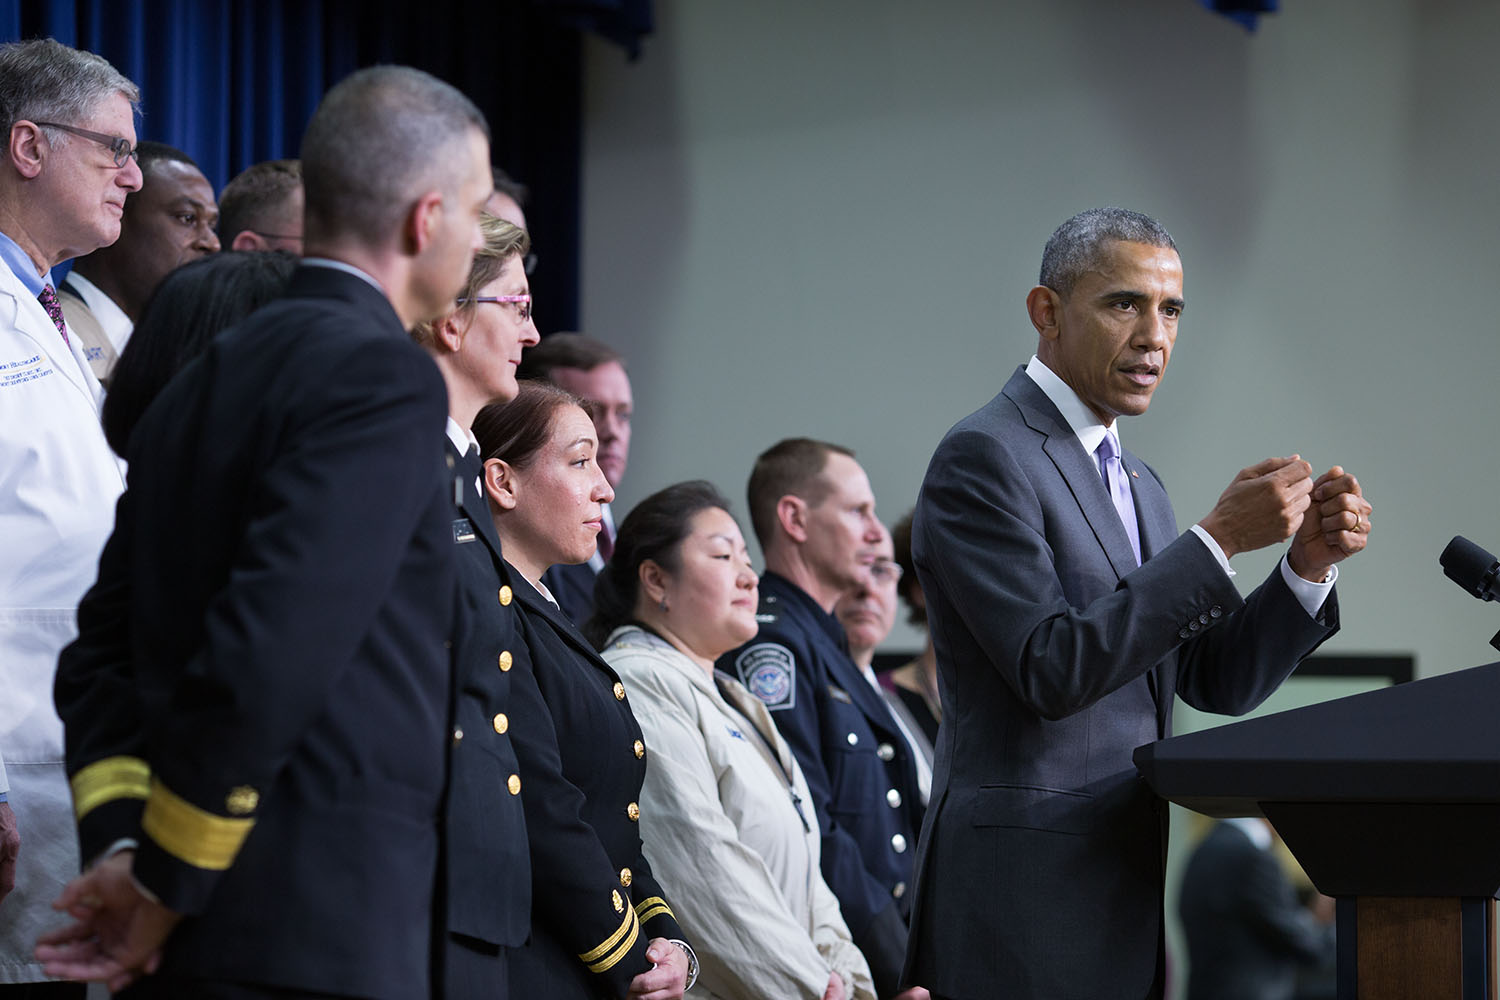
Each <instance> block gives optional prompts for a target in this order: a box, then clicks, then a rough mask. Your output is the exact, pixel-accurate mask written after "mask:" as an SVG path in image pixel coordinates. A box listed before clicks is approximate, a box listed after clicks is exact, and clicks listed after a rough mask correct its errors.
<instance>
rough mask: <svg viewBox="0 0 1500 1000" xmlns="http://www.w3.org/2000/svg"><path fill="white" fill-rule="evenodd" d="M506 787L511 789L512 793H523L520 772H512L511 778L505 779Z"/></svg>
mask: <svg viewBox="0 0 1500 1000" xmlns="http://www.w3.org/2000/svg"><path fill="white" fill-rule="evenodd" d="M505 787H506V788H509V789H510V794H512V795H520V794H521V776H520V775H519V774H512V775H511V776H510V777H509V778H506V779H505Z"/></svg>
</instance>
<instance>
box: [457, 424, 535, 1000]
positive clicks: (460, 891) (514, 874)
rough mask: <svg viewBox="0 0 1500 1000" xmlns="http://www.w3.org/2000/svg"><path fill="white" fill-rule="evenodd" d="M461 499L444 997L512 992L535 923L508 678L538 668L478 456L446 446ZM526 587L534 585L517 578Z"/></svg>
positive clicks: (491, 997) (495, 999)
mask: <svg viewBox="0 0 1500 1000" xmlns="http://www.w3.org/2000/svg"><path fill="white" fill-rule="evenodd" d="M448 460H449V462H450V463H451V468H452V473H451V476H452V482H453V498H454V502H455V507H454V508H453V514H452V518H453V521H452V525H451V538H452V544H453V547H454V553H455V555H456V556H457V563H458V575H459V581H460V589H461V591H462V593H461V595H460V599H459V602H458V609H459V616H458V625H457V627H456V629H455V634H454V639H453V647H454V668H455V671H456V676H455V681H456V683H455V685H454V705H453V738H452V742H451V750H450V752H449V777H448V796H447V802H446V805H445V808H444V819H445V827H444V830H445V833H444V837H443V850H444V855H443V868H444V879H443V885H444V892H445V899H446V907H445V913H446V930H447V935H446V937H445V938H444V940H443V943H442V950H443V960H442V962H441V969H442V973H441V974H442V979H441V983H442V988H441V990H440V994H441V995H442V996H443V997H444V998H445V1000H464V998H470V997H472V998H475V1000H480V998H483V1000H500V998H503V997H504V996H505V983H506V975H507V973H506V970H505V964H504V957H505V952H504V950H503V949H505V948H517V947H520V946H521V945H522V944H524V943H525V942H526V936H527V934H528V933H529V931H530V928H531V860H530V853H529V850H528V848H527V843H526V816H525V813H524V812H523V810H522V807H521V797H520V791H521V777H520V771H521V767H520V764H519V763H518V762H517V760H516V752H515V748H514V747H513V746H512V745H511V738H510V727H511V726H512V725H513V724H515V723H516V721H517V720H516V719H515V718H514V715H515V713H514V709H513V708H512V706H511V694H510V688H511V677H512V676H513V671H514V670H515V667H516V663H517V661H518V660H521V661H523V662H524V663H525V667H524V669H526V670H527V671H529V670H530V661H529V660H527V659H526V657H527V656H528V653H527V649H526V638H525V635H524V634H523V630H522V626H521V606H520V603H519V602H518V601H517V600H516V597H515V590H514V589H513V588H512V584H511V579H510V575H509V571H508V570H507V568H506V566H505V562H504V560H503V559H502V558H501V556H500V539H499V536H497V535H496V534H495V525H494V522H493V520H491V517H490V510H489V506H488V504H487V503H486V501H485V499H484V497H483V495H481V494H480V493H479V490H478V487H477V486H476V485H475V480H476V477H478V475H479V474H480V471H481V467H480V465H479V459H478V457H477V456H476V457H474V458H465V457H464V456H463V455H461V454H459V453H458V451H457V450H456V449H454V447H453V444H452V442H451V441H450V442H449V444H448ZM518 585H519V586H521V587H528V588H529V587H530V584H528V583H526V582H524V581H519V582H518Z"/></svg>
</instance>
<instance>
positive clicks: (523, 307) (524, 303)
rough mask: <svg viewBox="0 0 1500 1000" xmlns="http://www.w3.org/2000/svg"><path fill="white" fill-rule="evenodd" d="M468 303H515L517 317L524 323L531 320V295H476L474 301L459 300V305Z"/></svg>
mask: <svg viewBox="0 0 1500 1000" xmlns="http://www.w3.org/2000/svg"><path fill="white" fill-rule="evenodd" d="M468 302H514V303H515V305H516V317H517V318H518V319H519V320H520V321H521V322H522V323H526V322H529V321H530V320H531V296H530V295H476V296H474V297H473V298H472V299H459V300H458V304H459V305H464V304H465V303H468Z"/></svg>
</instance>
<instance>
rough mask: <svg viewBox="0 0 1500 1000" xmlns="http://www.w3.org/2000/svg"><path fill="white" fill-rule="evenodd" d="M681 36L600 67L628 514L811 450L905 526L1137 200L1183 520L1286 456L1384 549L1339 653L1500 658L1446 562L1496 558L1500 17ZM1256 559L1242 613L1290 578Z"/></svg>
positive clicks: (714, 8) (1097, 12) (826, 9)
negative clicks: (1154, 275) (1167, 341)
mask: <svg viewBox="0 0 1500 1000" xmlns="http://www.w3.org/2000/svg"><path fill="white" fill-rule="evenodd" d="M657 17H658V28H657V33H656V35H655V36H654V37H653V38H651V39H649V40H648V42H647V44H646V48H645V53H644V55H643V57H642V59H641V60H640V62H638V63H635V64H630V63H627V62H626V61H625V59H624V58H623V57H622V56H621V55H620V53H619V52H618V50H616V49H614V48H613V47H610V46H607V45H604V44H602V43H601V44H593V45H591V47H590V51H589V53H588V62H587V66H588V90H587V114H586V121H585V135H584V148H585V172H584V199H585V202H584V218H585V225H584V301H583V316H584V324H585V328H586V329H587V330H588V331H589V332H591V333H593V334H595V335H597V336H601V337H603V338H605V339H607V340H610V341H612V342H614V343H616V344H618V345H619V346H621V347H622V348H623V349H624V350H625V351H626V353H627V354H628V356H629V358H630V364H631V373H632V377H633V379H634V382H635V389H636V396H637V418H636V443H635V447H634V451H633V454H632V460H631V465H630V470H629V473H628V476H627V478H626V481H625V483H624V489H623V490H622V492H621V509H622V510H623V509H626V508H628V507H629V505H630V504H632V503H633V502H634V501H635V500H638V499H640V498H641V497H643V496H644V495H645V494H646V493H648V492H650V491H651V490H652V489H655V488H657V487H659V486H662V485H665V484H666V483H669V482H673V481H676V480H679V479H683V478H688V477H693V476H705V477H707V478H710V479H712V480H714V481H716V482H717V483H719V485H720V486H721V487H722V488H724V489H725V490H726V492H728V493H729V495H730V496H731V497H733V498H736V499H737V500H739V499H740V498H742V497H743V492H744V481H745V477H746V475H747V474H748V471H749V467H750V464H751V462H752V461H753V459H754V457H755V455H756V454H758V453H759V452H760V451H761V450H762V449H764V448H765V447H766V446H768V445H769V444H771V443H772V442H774V441H776V440H777V439H779V438H781V437H783V436H787V435H793V434H808V435H812V436H816V437H823V438H827V439H830V440H834V441H838V442H842V443H845V444H849V445H852V446H853V447H855V448H856V449H857V450H858V452H859V455H860V459H861V461H862V462H863V463H864V465H865V467H866V469H867V470H868V471H869V473H870V476H871V480H872V482H873V483H874V487H875V490H876V495H877V497H878V498H879V500H880V504H881V508H880V509H881V512H882V514H883V515H884V517H885V519H886V520H887V521H892V520H894V519H895V518H896V517H897V516H899V515H900V514H901V513H902V512H903V511H904V510H906V509H907V508H908V507H910V506H911V504H912V503H913V502H914V500H915V497H916V492H917V489H918V486H919V484H920V482H921V477H922V473H923V470H924V469H925V466H926V463H927V459H928V457H929V455H930V454H931V451H932V448H933V446H934V445H935V444H936V442H937V440H938V439H939V438H940V437H941V436H942V434H943V432H944V430H946V428H947V427H948V426H949V425H950V424H951V423H953V422H954V421H955V420H957V419H958V418H959V417H961V416H963V415H964V414H965V413H967V412H969V411H971V410H973V409H975V408H977V407H978V406H980V405H981V404H983V403H984V402H985V401H986V400H988V399H989V398H990V397H991V396H992V395H993V394H994V393H995V392H996V391H998V389H999V387H1000V385H1001V384H1002V383H1003V382H1004V381H1005V379H1006V378H1007V377H1008V375H1009V373H1010V372H1011V370H1012V369H1013V368H1014V367H1015V366H1016V365H1017V364H1020V363H1023V362H1024V361H1025V359H1026V358H1027V356H1029V354H1030V352H1031V351H1032V349H1033V347H1034V344H1035V335H1034V333H1033V332H1032V330H1031V328H1030V327H1029V325H1028V323H1027V320H1026V317H1025V313H1024V311H1023V304H1022V300H1023V298H1024V296H1025V293H1026V290H1027V288H1028V287H1029V286H1030V285H1031V283H1032V282H1033V281H1034V280H1035V275H1036V268H1037V263H1038V260H1039V258H1040V254H1041V247H1042V244H1043V243H1044V242H1045V241H1046V238H1047V236H1048V235H1049V234H1050V233H1051V231H1052V229H1053V228H1054V227H1055V226H1056V225H1057V224H1058V223H1059V222H1061V221H1062V220H1063V219H1064V218H1066V217H1067V216H1068V215H1070V214H1072V213H1073V212H1074V211H1077V210H1079V209H1082V208H1085V207H1089V206H1092V205H1098V204H1122V205H1126V206H1129V207H1133V208H1138V209H1141V210H1143V211H1146V212H1148V213H1150V214H1153V215H1155V216H1156V217H1158V218H1159V219H1160V220H1161V221H1162V222H1163V223H1164V224H1165V225H1166V226H1167V227H1168V229H1170V230H1171V231H1172V233H1173V234H1174V236H1175V238H1176V239H1177V241H1178V244H1179V246H1180V248H1181V250H1182V254H1183V259H1184V264H1185V268H1186V275H1187V277H1186V291H1187V298H1188V303H1189V306H1188V310H1187V313H1186V315H1185V317H1184V320H1183V325H1182V332H1181V334H1180V336H1179V338H1178V344H1177V349H1176V352H1175V353H1174V355H1173V360H1172V366H1171V369H1170V372H1169V375H1168V378H1167V379H1166V381H1165V383H1164V385H1163V387H1162V389H1161V390H1160V391H1159V392H1158V393H1157V397H1156V401H1155V403H1154V404H1153V406H1152V409H1151V412H1150V413H1149V414H1147V415H1146V416H1144V417H1142V418H1138V419H1134V420H1131V421H1128V422H1126V423H1124V424H1123V425H1122V430H1123V434H1124V436H1125V439H1126V442H1127V444H1128V445H1129V446H1130V447H1131V448H1132V450H1134V451H1135V452H1137V453H1138V454H1140V455H1141V456H1143V457H1145V458H1146V459H1147V460H1148V461H1150V462H1151V463H1152V464H1153V465H1154V466H1155V467H1156V469H1157V470H1158V471H1159V472H1160V473H1161V475H1162V476H1163V478H1165V480H1166V481H1167V483H1168V485H1169V487H1170V488H1171V489H1172V494H1173V498H1174V502H1175V503H1176V506H1177V511H1178V520H1179V522H1180V524H1181V525H1182V526H1183V527H1186V525H1187V524H1189V523H1191V522H1192V521H1194V520H1196V519H1197V518H1198V517H1201V516H1202V514H1203V513H1204V512H1206V511H1207V509H1208V508H1209V507H1210V506H1212V504H1213V502H1214V500H1215V499H1216V498H1217V496H1218V494H1219V492H1220V491H1221V490H1222V488H1223V487H1224V485H1225V484H1226V483H1227V482H1228V480H1229V479H1230V478H1231V477H1232V476H1233V474H1234V473H1235V472H1236V471H1237V470H1238V469H1240V468H1241V467H1243V466H1246V465H1249V464H1251V463H1253V462H1255V461H1257V460H1259V459H1260V458H1263V457H1266V456H1268V455H1273V454H1274V455H1280V454H1287V453H1291V452H1294V451H1295V452H1299V453H1301V454H1302V455H1304V456H1305V457H1307V458H1308V459H1309V460H1310V461H1311V462H1312V463H1313V464H1314V465H1315V466H1318V467H1319V468H1323V467H1326V466H1328V465H1331V464H1334V463H1340V464H1343V465H1346V466H1347V467H1349V468H1350V469H1351V470H1353V471H1355V472H1356V474H1357V475H1358V476H1359V477H1360V480H1361V482H1362V483H1363V484H1364V486H1365V488H1366V490H1367V492H1368V494H1369V496H1370V497H1371V499H1372V500H1373V502H1374V504H1375V525H1376V530H1375V534H1374V537H1373V539H1372V541H1371V545H1370V548H1369V550H1368V551H1367V552H1366V553H1365V554H1364V555H1362V556H1360V557H1359V558H1358V559H1357V560H1355V561H1354V562H1353V563H1351V564H1350V565H1349V566H1348V567H1347V568H1346V572H1345V574H1344V576H1343V579H1342V581H1341V583H1340V592H1341V594H1342V596H1343V618H1344V628H1343V631H1342V632H1341V633H1340V634H1339V635H1338V636H1337V637H1336V638H1335V639H1334V640H1333V641H1332V642H1331V643H1329V644H1328V645H1327V646H1326V647H1325V651H1330V652H1356V651H1413V652H1415V653H1416V655H1417V657H1418V670H1419V671H1420V672H1421V673H1424V674H1430V673H1433V672H1439V671H1442V670H1446V669H1451V668H1455V667H1460V666H1469V665H1473V664H1475V663H1480V662H1485V661H1487V660H1488V659H1493V653H1492V651H1491V650H1489V648H1488V647H1487V646H1486V644H1485V642H1486V640H1487V638H1488V637H1489V635H1490V634H1491V632H1492V631H1493V630H1494V629H1495V628H1497V627H1500V615H1497V614H1495V613H1494V609H1493V607H1492V606H1487V605H1482V604H1480V603H1479V602H1477V601H1474V600H1472V599H1470V598H1468V597H1465V596H1464V594H1463V593H1462V592H1460V591H1459V590H1458V589H1457V588H1456V587H1454V586H1453V585H1452V584H1451V583H1449V582H1448V581H1447V580H1445V579H1444V578H1443V577H1442V576H1441V573H1440V570H1439V568H1438V565H1437V561H1436V558H1437V554H1438V552H1439V551H1441V549H1442V547H1443V545H1444V544H1445V543H1446V542H1447V540H1448V538H1449V537H1451V536H1452V535H1454V534H1466V535H1469V536H1471V537H1473V538H1474V539H1475V540H1476V541H1478V542H1480V543H1481V544H1483V545H1486V546H1487V547H1490V548H1500V528H1497V527H1496V526H1495V519H1494V517H1493V513H1494V511H1495V506H1496V494H1497V486H1500V477H1497V475H1496V472H1495V465H1494V462H1495V452H1496V448H1495V447H1494V445H1493V441H1492V438H1491V426H1492V424H1493V421H1494V416H1495V413H1496V407H1495V406H1494V405H1493V403H1492V399H1493V394H1494V393H1495V391H1496V381H1497V375H1500V336H1497V330H1496V325H1497V324H1496V309H1495V299H1496V295H1495V286H1496V284H1497V280H1496V279H1497V266H1496V263H1497V262H1496V253H1495V250H1494V243H1493V239H1494V237H1493V234H1494V233H1496V232H1497V231H1500V200H1497V198H1496V196H1495V193H1494V184H1495V182H1496V173H1495V168H1494V164H1495V162H1496V160H1497V158H1500V157H1497V154H1500V140H1497V139H1496V137H1495V124H1496V122H1500V88H1497V87H1496V85H1495V73H1494V69H1493V65H1494V61H1493V56H1492V51H1491V47H1492V46H1493V44H1494V42H1495V40H1496V39H1500V5H1494V4H1490V3H1484V2H1479V0H1475V2H1471V3H1461V2H1454V0H1447V2H1443V0H1320V2H1319V3H1291V4H1287V5H1285V6H1284V10H1283V11H1282V12H1281V13H1280V14H1278V15H1275V16H1273V17H1270V18H1267V19H1265V20H1263V21H1262V27H1261V29H1260V31H1259V32H1258V33H1256V34H1253V35H1251V34H1247V33H1246V32H1244V31H1243V30H1242V29H1240V28H1239V27H1238V26H1236V25H1235V24H1233V23H1232V22H1230V21H1228V20H1226V19H1224V18H1221V17H1218V16H1215V15H1212V14H1210V13H1208V12H1206V11H1204V10H1203V9H1202V8H1201V7H1200V6H1199V5H1198V4H1197V3H1195V2H1193V0H1140V2H1135V3H1130V4H1120V3H1116V2H1111V0H1070V2H1056V0H1019V2H1010V3H1006V4H993V3H988V2H959V0H947V2H928V3H923V4H912V3H905V2H891V0H884V2H879V0H820V2H807V0H799V2H789V0H756V2H754V3H748V2H740V3H735V2H728V0H658V3H657ZM534 180H536V179H534ZM741 503H742V501H741ZM741 513H742V514H743V510H741ZM747 527H748V525H747ZM1236 563H1237V564H1238V563H1243V565H1242V566H1239V567H1238V568H1239V569H1240V573H1241V579H1242V583H1243V584H1245V585H1246V587H1247V589H1248V586H1251V585H1253V584H1254V583H1255V582H1257V581H1258V580H1259V579H1260V578H1261V577H1262V576H1263V575H1264V574H1265V572H1267V571H1268V570H1269V569H1270V566H1271V564H1272V556H1271V555H1270V554H1266V555H1264V556H1263V557H1260V558H1257V557H1255V556H1248V557H1241V558H1240V559H1237V560H1236ZM915 641H916V640H915V637H914V635H913V634H912V633H910V632H906V631H904V630H903V631H900V632H898V633H897V634H896V635H895V636H893V640H892V645H897V646H905V647H910V646H912V645H913V644H914V643H915Z"/></svg>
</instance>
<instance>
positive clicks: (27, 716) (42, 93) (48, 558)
mask: <svg viewBox="0 0 1500 1000" xmlns="http://www.w3.org/2000/svg"><path fill="white" fill-rule="evenodd" d="M0 94H4V95H5V100H4V101H3V102H0V135H3V136H4V138H5V147H4V150H3V152H0V540H3V541H0V548H3V557H0V692H4V694H3V696H0V799H4V800H5V801H3V802H0V997H3V996H4V995H5V994H6V993H7V992H9V991H11V990H12V989H13V987H12V986H10V985H7V984H18V983H35V982H40V981H42V980H45V979H46V976H45V975H43V973H42V967H41V964H40V963H38V962H36V961H35V960H34V959H33V958H32V949H33V948H34V947H35V946H36V939H37V936H38V934H39V933H40V932H41V931H42V930H43V929H44V928H46V927H49V926H52V925H55V924H57V923H59V922H60V917H61V915H59V914H55V913H53V912H52V909H51V903H52V900H54V899H55V898H57V896H58V894H59V893H60V892H61V890H62V888H63V886H64V885H66V884H67V882H68V881H69V880H70V879H71V878H72V877H73V876H74V875H76V874H77V872H78V866H79V859H78V848H77V843H78V842H77V835H76V831H75V827H74V822H73V806H72V800H71V797H70V795H69V789H68V781H67V776H66V774H65V772H64V770H63V745H62V723H61V721H60V720H59V719H58V717H57V713H56V711H55V709H54V708H53V705H52V682H53V676H54V674H55V672H56V667H57V654H58V652H59V650H61V648H62V647H63V646H64V645H65V644H66V643H68V642H69V641H70V640H71V639H72V638H73V636H74V635H75V634H76V630H77V625H76V621H75V612H76V610H77V607H78V601H79V599H80V598H81V597H82V596H83V593H84V591H85V590H86V589H87V588H88V586H89V585H90V584H91V583H92V582H93V580H94V576H95V573H96V571H97V569H98V559H99V552H100V549H102V548H103V545H104V541H105V539H107V538H108V537H109V533H110V529H111V527H112V526H113V524H114V505H115V500H116V499H117V498H118V497H119V495H120V493H121V491H122V490H123V489H124V486H125V480H124V471H123V468H122V466H121V464H120V463H119V462H118V461H117V460H116V458H115V456H114V454H113V453H112V452H111V451H110V450H109V446H108V445H107V444H106V443H105V441H104V433H103V431H102V430H101V429H100V427H99V405H100V402H101V400H102V398H103V392H102V390H101V389H100V387H99V382H98V380H97V379H96V378H95V377H94V375H93V373H92V372H91V371H90V369H89V365H88V361H87V359H86V358H85V357H84V354H83V349H82V345H81V342H80V341H79V339H78V338H77V337H70V336H69V335H68V331H67V327H66V325H65V324H64V322H63V319H62V308H61V306H60V305H59V304H58V300H57V286H56V283H55V282H54V281H53V278H52V273H51V269H52V268H53V267H54V266H55V265H57V264H60V263H62V262H63V261H65V260H68V259H70V258H72V257H76V256H78V255H80V254H85V253H89V252H91V251H93V250H95V249H97V248H98V247H101V246H106V245H108V244H110V243H113V242H114V241H115V240H116V239H117V238H118V237H119V235H120V217H121V214H122V212H123V208H124V203H125V196H126V195H127V194H129V193H130V192H132V191H135V190H137V189H138V188H139V187H140V186H141V171H140V167H139V166H138V165H137V164H136V161H135V157H134V150H135V106H136V102H137V101H138V100H139V93H138V91H137V89H136V87H135V84H133V83H131V82H130V81H129V80H127V79H126V78H125V77H124V76H122V75H121V74H120V73H119V72H117V71H116V70H115V69H114V67H112V66H111V65H110V64H109V63H108V62H106V61H105V60H103V59H101V58H100V57H98V56H96V55H93V54H91V53H87V52H80V51H78V50H76V49H72V48H69V47H67V46H65V45H61V44H59V43H58V42H55V41H52V40H50V39H47V40H39V41H29V42H19V43H13V44H8V45H3V46H0ZM12 878H13V879H14V886H15V887H14V889H11V890H10V891H9V893H8V894H7V892H6V889H7V887H8V886H9V884H10V880H11V879H12ZM46 989H49V990H50V989H55V990H56V991H57V993H56V995H57V996H75V995H76V996H80V997H81V996H82V995H83V994H82V992H81V990H82V988H81V987H77V986H74V985H72V984H67V985H63V984H59V985H57V986H56V987H49V988H46ZM75 990H76V991H78V992H76V993H72V992H67V991H75ZM28 995H49V996H50V995H53V994H52V993H50V992H49V993H45V994H40V993H34V994H28Z"/></svg>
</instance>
